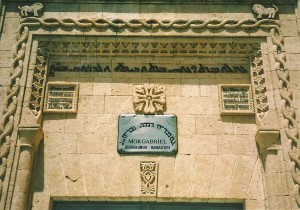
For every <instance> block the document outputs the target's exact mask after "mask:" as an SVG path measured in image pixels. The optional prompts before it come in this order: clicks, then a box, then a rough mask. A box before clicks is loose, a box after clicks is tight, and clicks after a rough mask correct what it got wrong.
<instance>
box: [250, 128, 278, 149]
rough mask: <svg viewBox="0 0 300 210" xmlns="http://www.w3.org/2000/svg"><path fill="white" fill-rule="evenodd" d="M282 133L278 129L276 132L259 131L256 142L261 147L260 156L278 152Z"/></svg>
mask: <svg viewBox="0 0 300 210" xmlns="http://www.w3.org/2000/svg"><path fill="white" fill-rule="evenodd" d="M279 136H280V132H279V130H277V129H274V130H258V131H257V133H256V136H255V140H256V142H257V143H258V145H259V152H260V154H263V153H265V152H266V151H270V150H272V151H277V150H278V149H279V147H280V138H279Z"/></svg>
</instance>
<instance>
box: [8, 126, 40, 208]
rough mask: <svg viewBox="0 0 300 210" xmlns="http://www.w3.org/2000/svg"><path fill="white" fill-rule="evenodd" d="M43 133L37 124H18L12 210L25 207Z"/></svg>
mask: <svg viewBox="0 0 300 210" xmlns="http://www.w3.org/2000/svg"><path fill="white" fill-rule="evenodd" d="M42 138H43V133H42V131H41V128H40V126H39V125H33V126H19V143H20V157H19V163H18V169H17V177H16V182H15V188H14V197H13V200H12V208H11V209H13V210H25V209H27V201H28V197H29V188H30V181H31V174H32V166H33V163H34V158H35V153H36V151H37V149H38V146H39V143H40V141H41V140H42Z"/></svg>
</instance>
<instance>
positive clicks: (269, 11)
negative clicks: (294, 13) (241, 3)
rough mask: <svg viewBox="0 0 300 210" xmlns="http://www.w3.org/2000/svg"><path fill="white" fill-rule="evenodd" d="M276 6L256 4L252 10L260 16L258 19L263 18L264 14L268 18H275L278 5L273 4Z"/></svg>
mask: <svg viewBox="0 0 300 210" xmlns="http://www.w3.org/2000/svg"><path fill="white" fill-rule="evenodd" d="M273 7H274V8H271V7H270V8H265V7H264V6H263V5H261V4H254V5H253V7H252V10H253V12H254V13H256V14H257V15H258V16H257V18H258V19H261V18H262V17H263V16H268V18H272V19H273V18H274V17H275V15H276V13H277V12H278V7H276V6H275V5H274V4H273Z"/></svg>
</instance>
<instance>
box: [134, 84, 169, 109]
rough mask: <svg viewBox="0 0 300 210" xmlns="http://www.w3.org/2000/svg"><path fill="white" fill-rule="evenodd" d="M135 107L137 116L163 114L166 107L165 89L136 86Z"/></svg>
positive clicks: (152, 86) (151, 86)
mask: <svg viewBox="0 0 300 210" xmlns="http://www.w3.org/2000/svg"><path fill="white" fill-rule="evenodd" d="M133 106H134V110H135V112H136V113H137V114H162V113H163V112H164V110H165V106H166V92H165V87H164V86H158V85H148V84H145V85H136V86H135V87H134V95H133Z"/></svg>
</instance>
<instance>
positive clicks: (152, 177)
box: [140, 161, 158, 196]
mask: <svg viewBox="0 0 300 210" xmlns="http://www.w3.org/2000/svg"><path fill="white" fill-rule="evenodd" d="M157 168H158V164H157V162H155V161H141V162H140V170H141V194H142V196H156V193H157Z"/></svg>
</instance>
